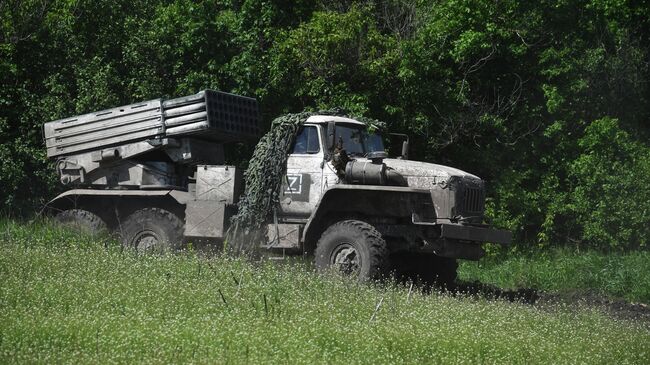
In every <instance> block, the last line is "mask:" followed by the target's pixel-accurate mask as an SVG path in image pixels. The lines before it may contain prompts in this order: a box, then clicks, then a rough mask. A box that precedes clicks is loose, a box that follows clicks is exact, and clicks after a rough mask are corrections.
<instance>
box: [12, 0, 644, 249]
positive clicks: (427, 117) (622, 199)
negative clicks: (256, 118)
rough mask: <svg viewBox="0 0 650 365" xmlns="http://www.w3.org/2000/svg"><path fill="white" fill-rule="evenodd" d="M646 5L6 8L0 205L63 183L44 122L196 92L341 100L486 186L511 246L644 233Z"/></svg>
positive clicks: (59, 1) (67, 0) (274, 103)
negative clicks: (48, 153) (510, 233)
mask: <svg viewBox="0 0 650 365" xmlns="http://www.w3.org/2000/svg"><path fill="white" fill-rule="evenodd" d="M649 14H650V11H649V7H648V5H647V4H646V3H645V2H642V1H625V0H591V1H579V0H542V1H536V2H529V1H516V0H504V1H470V0H449V1H406V0H383V1H380V0H377V1H322V2H319V1H262V0H242V1H217V0H212V1H191V0H177V1H145V0H129V1H124V0H111V1H107V0H76V1H75V0H56V1H55V0H31V1H30V0H5V1H3V2H0V140H1V141H2V145H1V146H0V184H2V189H1V190H0V191H1V192H0V199H2V204H3V205H2V210H4V211H5V212H7V213H10V214H14V215H16V214H29V213H30V212H34V211H35V210H36V209H37V208H38V207H39V206H41V205H42V204H43V202H44V201H46V200H47V199H48V198H50V197H52V195H53V194H54V192H55V191H56V189H57V184H56V178H55V176H54V175H53V169H52V168H50V167H49V166H48V163H47V161H46V159H45V152H44V147H43V141H42V132H41V127H42V124H43V123H45V122H47V121H50V120H54V119H58V118H62V117H66V116H70V115H74V114H79V113H84V112H90V111H94V110H99V109H102V108H107V107H112V106H116V105H121V104H126V103H131V102H135V101H139V100H145V99H151V98H157V97H161V96H169V97H171V96H180V95H185V94H190V93H194V92H196V91H198V90H201V89H205V88H212V89H218V90H224V91H228V92H233V93H240V94H244V95H249V96H254V97H256V98H258V100H260V102H261V104H262V108H263V114H264V118H265V120H266V121H270V120H271V119H272V118H273V117H275V116H278V115H280V114H283V113H286V112H296V111H301V110H304V109H319V108H331V107H343V108H346V109H348V110H350V111H352V112H354V113H361V114H364V115H367V116H369V117H373V118H376V119H380V120H384V121H386V122H387V123H388V126H389V128H390V129H392V130H395V131H407V132H408V133H409V134H410V135H411V136H412V138H413V140H414V146H413V151H412V155H413V157H415V158H417V159H422V160H427V161H435V162H439V163H443V164H449V165H452V166H456V167H459V168H462V169H465V170H468V171H471V172H473V173H476V174H477V175H479V176H481V177H483V178H485V179H486V180H487V181H488V184H489V200H488V204H487V210H488V215H489V217H490V219H491V220H492V221H493V222H494V223H496V224H497V225H500V226H502V227H506V228H510V229H512V230H514V231H515V232H516V233H517V238H518V242H519V243H520V245H555V244H566V245H574V246H592V247H600V248H636V247H642V246H646V247H647V244H648V239H649V237H650V236H649V233H650V219H649V218H648V217H649V216H650V183H649V182H650V146H649V144H648V136H649V133H648V132H649V131H650V124H649V123H650V121H649V116H650V111H649V107H648V101H649V99H650V87H649V85H648V80H650V66H649V63H650V39H649V35H650V24H649V23H650V16H649Z"/></svg>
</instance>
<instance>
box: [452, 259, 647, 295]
mask: <svg viewBox="0 0 650 365" xmlns="http://www.w3.org/2000/svg"><path fill="white" fill-rule="evenodd" d="M459 277H460V279H462V280H468V281H474V280H478V281H480V282H483V283H489V284H494V285H496V286H499V287H502V288H537V289H542V290H547V291H554V292H563V291H573V290H583V291H590V292H596V293H598V294H601V295H606V296H610V297H616V298H625V299H627V300H629V301H633V302H643V303H650V252H649V251H632V252H627V253H621V252H614V253H607V254H605V253H601V252H596V251H583V252H577V251H573V250H569V249H566V248H565V249H561V248H556V249H549V250H547V251H541V252H526V253H515V254H510V255H508V256H505V257H494V258H485V259H482V260H480V261H477V262H470V261H465V262H462V263H461V265H460V269H459Z"/></svg>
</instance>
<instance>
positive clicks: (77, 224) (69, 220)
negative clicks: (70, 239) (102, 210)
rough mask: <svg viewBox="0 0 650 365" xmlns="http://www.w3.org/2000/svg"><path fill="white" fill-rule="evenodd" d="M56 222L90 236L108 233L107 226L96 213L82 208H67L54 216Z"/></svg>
mask: <svg viewBox="0 0 650 365" xmlns="http://www.w3.org/2000/svg"><path fill="white" fill-rule="evenodd" d="M54 221H55V222H57V223H58V224H60V225H62V226H65V227H70V228H72V229H74V230H77V231H80V232H83V233H85V234H90V235H92V236H97V235H104V234H107V233H108V226H107V225H106V222H104V220H102V219H101V218H100V217H99V216H98V215H97V214H95V213H93V212H89V211H87V210H83V209H68V210H64V211H62V212H60V213H58V214H57V215H55V216H54Z"/></svg>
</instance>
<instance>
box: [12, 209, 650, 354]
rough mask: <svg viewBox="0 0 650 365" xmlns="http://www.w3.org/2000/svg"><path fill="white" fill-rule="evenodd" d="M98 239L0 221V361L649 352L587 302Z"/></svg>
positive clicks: (645, 336) (628, 325) (631, 331)
mask: <svg viewBox="0 0 650 365" xmlns="http://www.w3.org/2000/svg"><path fill="white" fill-rule="evenodd" d="M105 243H107V242H101V241H99V242H98V241H97V240H91V239H89V238H87V237H82V236H78V235H76V234H74V233H70V232H68V231H64V230H59V229H54V228H51V227H49V226H47V225H42V224H31V225H21V224H16V223H14V222H11V221H4V222H1V223H0V278H1V280H0V363H34V362H36V363H109V362H111V363H134V362H137V363H179V362H193V363H211V364H212V363H291V364H293V363H310V364H311V363H336V364H349V363H365V364H376V363H391V364H393V363H395V364H399V363H409V364H420V363H444V364H447V363H526V364H528V363H603V364H612V363H616V364H621V363H639V364H642V363H648V362H650V349H649V348H648V343H650V331H649V330H648V327H646V326H643V325H641V324H638V323H633V322H628V321H620V320H614V319H611V318H609V317H607V316H606V315H604V314H602V313H600V312H598V311H595V310H592V309H588V308H579V307H568V306H558V307H556V308H552V309H551V310H549V309H544V310H541V309H536V308H535V307H531V306H527V305H524V304H518V303H508V302H501V301H487V300H482V299H479V300H477V299H471V298H454V297H451V296H447V295H442V294H431V295H426V294H423V293H420V292H417V291H414V292H410V291H409V288H406V287H401V286H397V285H390V284H386V285H382V286H374V285H362V284H358V283H355V282H353V281H350V280H346V279H344V278H338V277H329V276H322V275H317V274H315V273H313V272H311V270H310V269H309V268H308V267H306V266H305V265H301V264H284V265H282V264H277V263H275V264H274V263H268V262H262V263H249V262H246V261H243V260H238V259H231V258H226V257H212V258H209V257H201V255H198V254H195V253H191V252H190V253H184V254H177V255H162V256H146V255H138V254H136V253H133V252H130V251H123V250H121V249H120V248H119V247H118V246H115V245H114V244H111V243H110V242H108V245H105Z"/></svg>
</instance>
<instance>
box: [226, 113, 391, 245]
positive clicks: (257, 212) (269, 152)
mask: <svg viewBox="0 0 650 365" xmlns="http://www.w3.org/2000/svg"><path fill="white" fill-rule="evenodd" d="M312 115H336V116H347V113H345V112H343V111H342V110H340V109H334V110H326V111H319V112H303V113H295V114H286V115H283V116H281V117H278V118H276V119H274V120H273V122H271V128H270V130H269V131H268V132H267V133H266V134H265V135H264V136H263V137H262V138H261V139H260V141H259V142H258V143H257V146H255V151H254V152H253V157H252V158H251V161H250V164H249V167H248V169H247V170H246V172H245V174H244V178H245V180H246V189H245V191H244V196H243V197H242V198H241V199H240V201H239V210H238V213H237V215H236V216H234V217H233V221H232V224H231V227H230V229H229V230H228V233H227V242H228V245H229V246H230V247H229V248H230V249H232V250H234V251H235V252H237V253H241V252H245V251H250V249H252V248H254V247H257V246H258V245H259V243H260V242H261V240H262V239H264V236H263V235H264V233H265V230H264V229H262V227H263V225H264V224H266V223H268V222H270V221H272V219H273V216H274V212H276V209H277V207H278V206H279V204H280V189H281V187H282V182H283V179H284V176H285V174H286V162H287V157H288V153H289V149H290V148H291V145H292V143H293V141H294V139H295V137H296V134H297V133H298V130H299V128H300V126H301V125H302V124H303V123H304V122H305V121H306V120H307V118H309V117H310V116H312ZM351 118H354V119H356V120H359V121H362V122H364V123H366V124H367V125H369V126H371V128H383V123H382V122H379V121H377V120H374V119H370V118H365V117H351Z"/></svg>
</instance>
